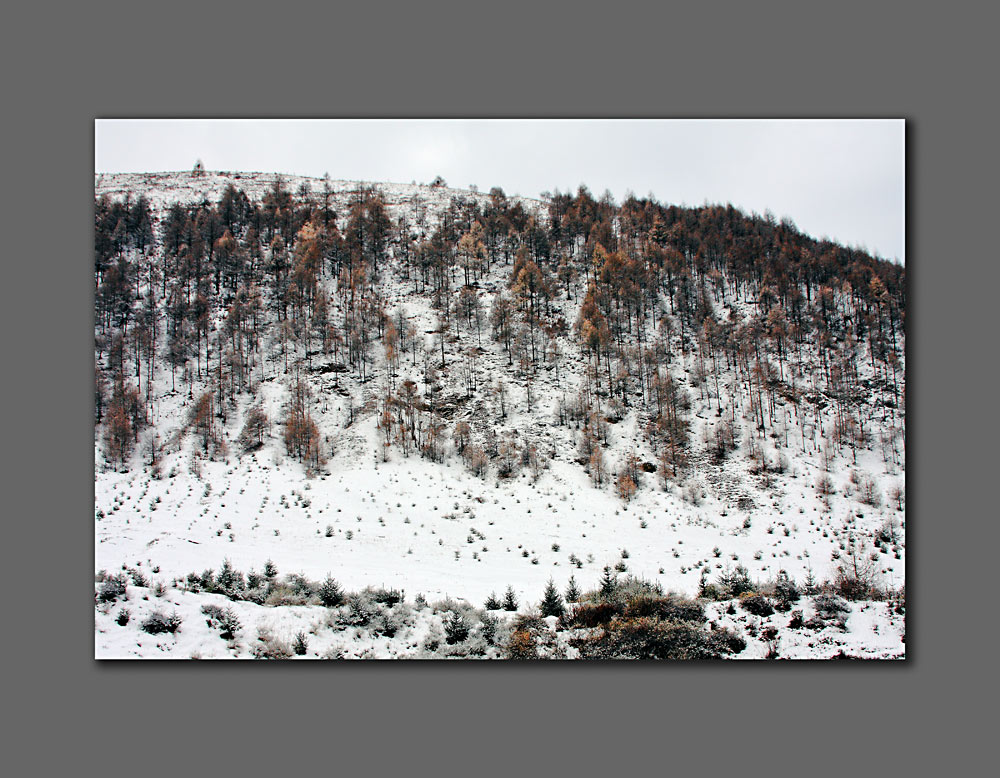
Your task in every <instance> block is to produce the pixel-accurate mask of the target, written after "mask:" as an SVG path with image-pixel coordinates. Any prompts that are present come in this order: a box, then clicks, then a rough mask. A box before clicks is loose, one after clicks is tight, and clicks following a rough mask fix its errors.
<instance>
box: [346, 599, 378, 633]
mask: <svg viewBox="0 0 1000 778" xmlns="http://www.w3.org/2000/svg"><path fill="white" fill-rule="evenodd" d="M378 614H379V608H378V606H377V605H376V604H375V603H373V602H372V601H371V600H370V599H369V598H368V596H367V595H366V594H364V593H361V594H350V595H348V596H347V612H346V613H344V614H343V616H342V617H341V620H342V621H343V623H344V624H347V625H349V626H352V627H367V626H368V625H369V624H371V623H372V621H373V620H374V619H375V617H376V616H377V615H378Z"/></svg>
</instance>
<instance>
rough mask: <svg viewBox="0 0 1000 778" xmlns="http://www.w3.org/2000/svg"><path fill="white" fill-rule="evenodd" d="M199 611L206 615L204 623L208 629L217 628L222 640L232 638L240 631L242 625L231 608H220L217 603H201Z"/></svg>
mask: <svg viewBox="0 0 1000 778" xmlns="http://www.w3.org/2000/svg"><path fill="white" fill-rule="evenodd" d="M201 612H202V613H204V614H205V615H206V616H208V619H207V620H206V624H207V625H208V627H209V629H216V628H217V629H218V630H219V636H220V637H221V638H222V639H223V640H232V639H233V638H234V637H236V633H237V632H239V631H240V629H241V628H242V625H241V624H240V620H239V617H238V616H237V615H236V612H235V611H234V610H233V609H232V608H220V607H219V606H218V605H203V606H202V607H201Z"/></svg>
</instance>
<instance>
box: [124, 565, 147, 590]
mask: <svg viewBox="0 0 1000 778" xmlns="http://www.w3.org/2000/svg"><path fill="white" fill-rule="evenodd" d="M128 574H129V576H130V577H131V578H132V584H133V585H134V586H149V581H148V580H147V579H146V576H144V575H143V574H142V571H140V570H134V569H132V570H129V571H128Z"/></svg>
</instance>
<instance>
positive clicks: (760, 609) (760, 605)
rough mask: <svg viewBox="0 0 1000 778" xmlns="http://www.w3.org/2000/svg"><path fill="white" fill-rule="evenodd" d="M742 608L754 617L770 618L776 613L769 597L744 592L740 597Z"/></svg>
mask: <svg viewBox="0 0 1000 778" xmlns="http://www.w3.org/2000/svg"><path fill="white" fill-rule="evenodd" d="M740 607H741V608H743V610H745V611H746V612H747V613H752V614H753V615H754V616H770V615H771V614H772V613H774V605H773V604H772V603H771V601H770V600H769V599H767V597H765V596H764V595H763V594H758V593H757V592H744V593H743V594H741V595H740Z"/></svg>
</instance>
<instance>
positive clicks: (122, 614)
mask: <svg viewBox="0 0 1000 778" xmlns="http://www.w3.org/2000/svg"><path fill="white" fill-rule="evenodd" d="M130 618H132V614H131V613H130V612H129V609H128V608H122V609H121V610H120V611H118V615H117V616H115V622H116V623H117V624H118V626H119V627H124V626H125V625H126V624H128V622H129V619H130Z"/></svg>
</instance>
